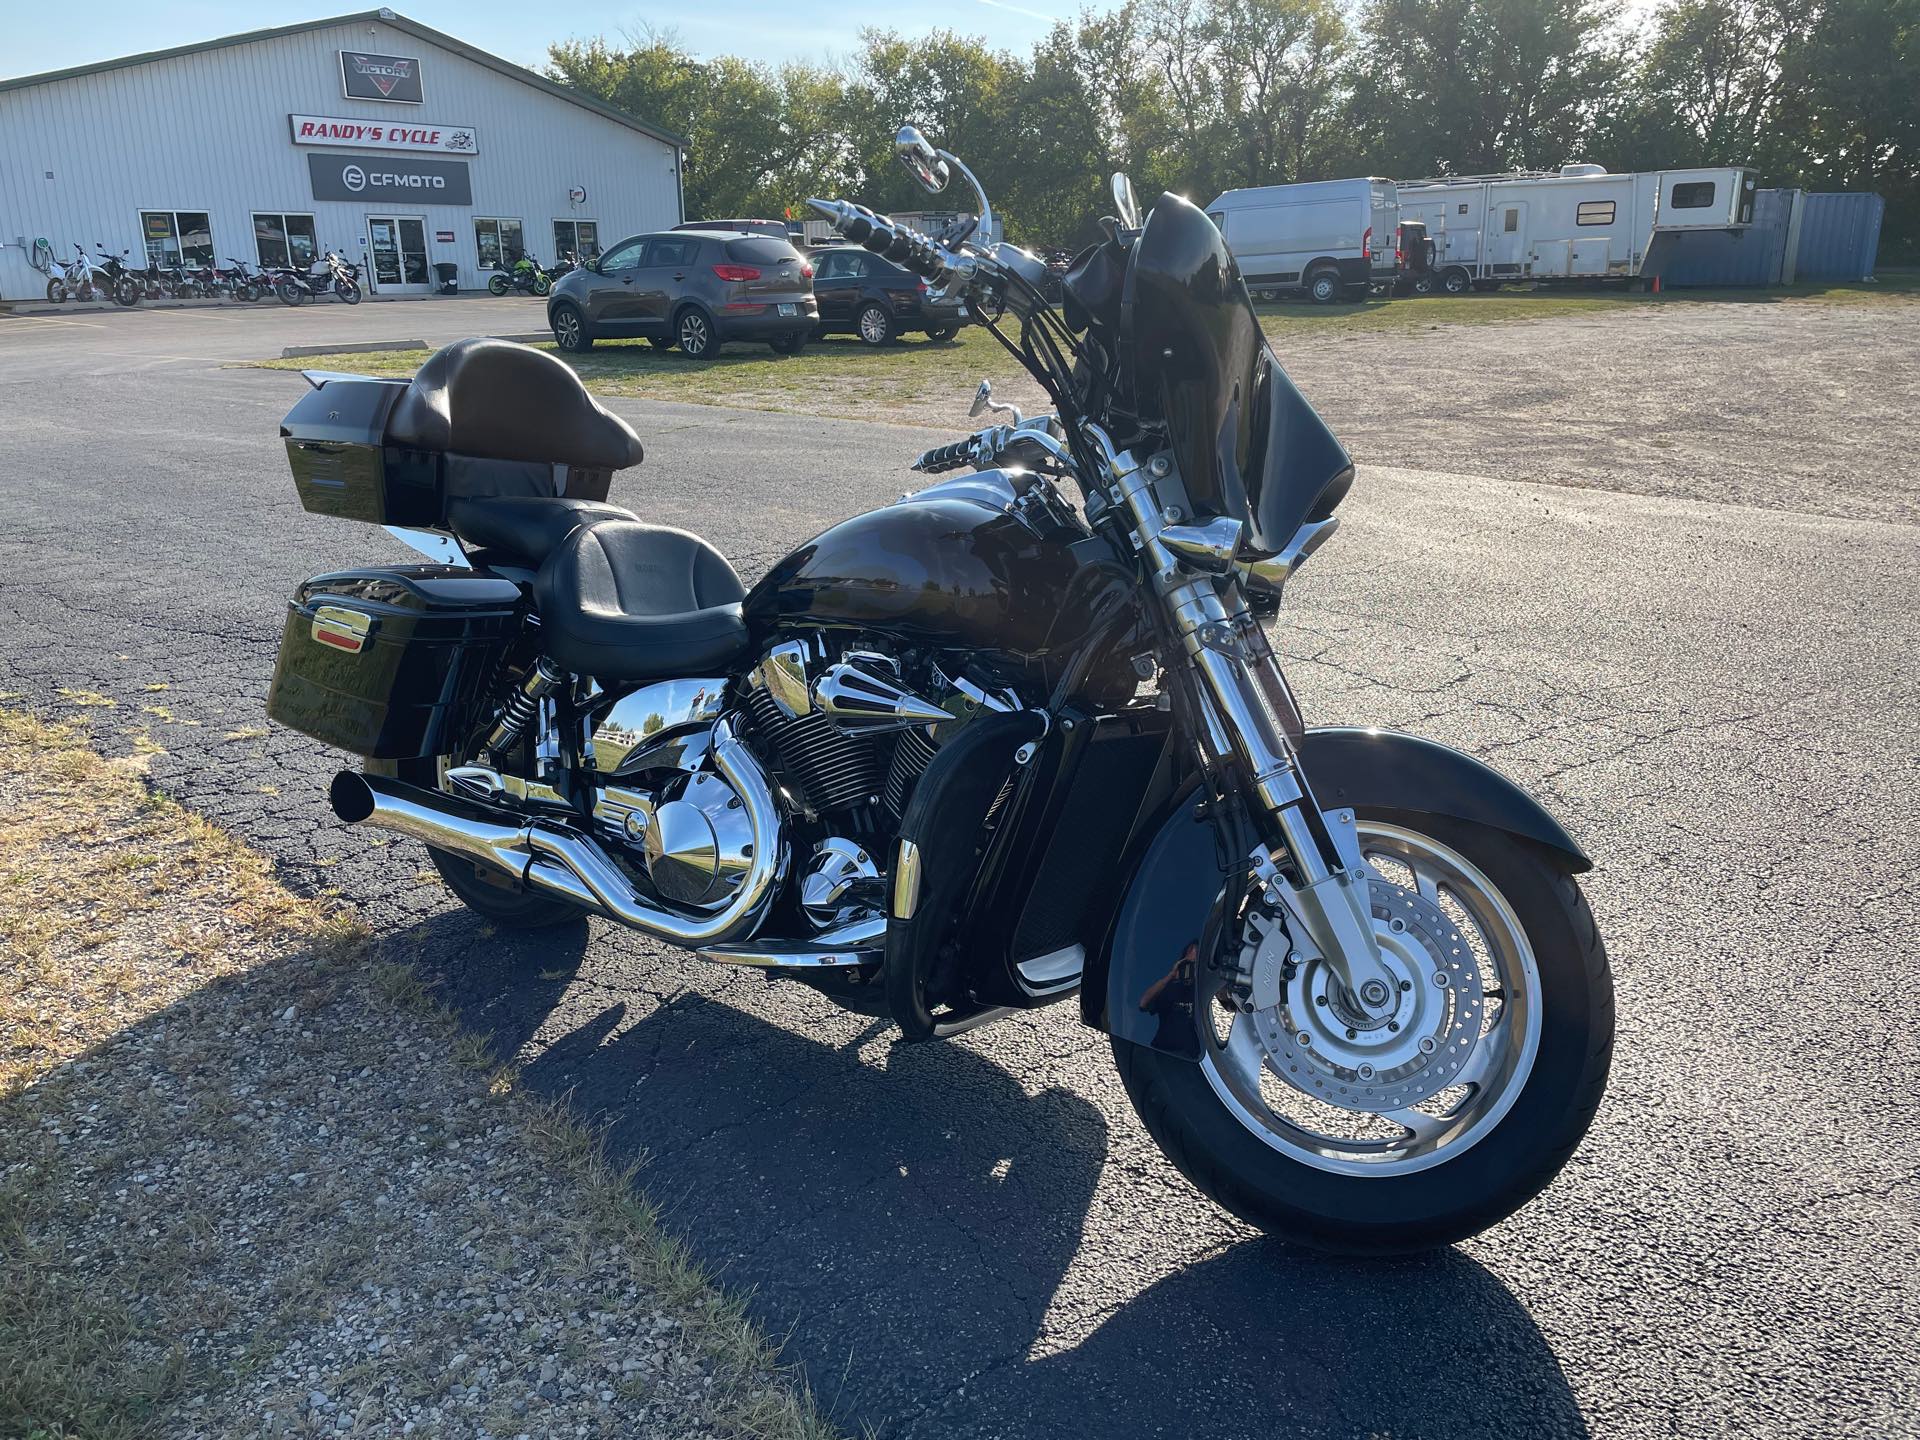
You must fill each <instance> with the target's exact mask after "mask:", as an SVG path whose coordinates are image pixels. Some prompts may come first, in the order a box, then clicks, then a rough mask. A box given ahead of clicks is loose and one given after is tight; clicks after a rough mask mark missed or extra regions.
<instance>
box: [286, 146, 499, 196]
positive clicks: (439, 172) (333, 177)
mask: <svg viewBox="0 0 1920 1440" xmlns="http://www.w3.org/2000/svg"><path fill="white" fill-rule="evenodd" d="M307 173H308V175H309V176H310V177H311V179H312V181H313V198H314V199H316V200H376V201H394V200H398V201H410V202H411V203H413V204H415V205H471V204H472V203H473V184H472V181H471V178H470V177H469V175H468V173H467V162H466V161H464V160H415V159H412V158H410V157H406V156H399V155H309V156H307Z"/></svg>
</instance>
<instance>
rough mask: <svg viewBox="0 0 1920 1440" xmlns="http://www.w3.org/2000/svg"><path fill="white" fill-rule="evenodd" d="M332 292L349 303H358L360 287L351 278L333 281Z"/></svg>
mask: <svg viewBox="0 0 1920 1440" xmlns="http://www.w3.org/2000/svg"><path fill="white" fill-rule="evenodd" d="M333 293H334V294H336V295H338V296H339V297H340V298H341V299H342V300H344V301H346V303H347V304H349V305H358V304H359V303H360V287H359V286H358V285H356V284H354V283H353V281H351V280H336V281H334V282H333Z"/></svg>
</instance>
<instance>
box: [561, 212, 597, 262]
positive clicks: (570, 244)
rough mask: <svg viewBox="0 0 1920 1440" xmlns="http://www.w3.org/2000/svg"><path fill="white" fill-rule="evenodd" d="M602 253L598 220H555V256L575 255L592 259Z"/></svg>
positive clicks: (583, 258)
mask: <svg viewBox="0 0 1920 1440" xmlns="http://www.w3.org/2000/svg"><path fill="white" fill-rule="evenodd" d="M599 253H600V222H599V221H597V220H556V221H554V222H553V258H554V259H556V260H558V259H559V258H560V257H561V256H563V255H574V256H577V257H578V258H580V259H582V260H591V259H592V258H593V257H594V256H595V255H598V254H599Z"/></svg>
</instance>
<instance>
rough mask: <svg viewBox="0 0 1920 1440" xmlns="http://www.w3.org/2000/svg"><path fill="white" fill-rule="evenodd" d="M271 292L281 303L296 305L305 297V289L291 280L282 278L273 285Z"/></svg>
mask: <svg viewBox="0 0 1920 1440" xmlns="http://www.w3.org/2000/svg"><path fill="white" fill-rule="evenodd" d="M273 293H274V294H276V295H278V296H279V297H280V303H281V304H282V305H298V304H299V303H300V302H301V301H302V300H304V299H306V298H307V293H306V291H304V290H302V289H301V288H300V287H299V286H298V285H296V284H295V283H294V282H293V281H291V280H282V281H281V282H280V283H279V284H278V285H276V286H274V287H273Z"/></svg>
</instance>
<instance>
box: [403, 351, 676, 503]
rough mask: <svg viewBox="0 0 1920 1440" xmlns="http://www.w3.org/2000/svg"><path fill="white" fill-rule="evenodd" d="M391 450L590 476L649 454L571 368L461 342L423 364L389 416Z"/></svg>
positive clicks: (538, 355) (545, 357) (534, 354)
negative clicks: (568, 468)
mask: <svg viewBox="0 0 1920 1440" xmlns="http://www.w3.org/2000/svg"><path fill="white" fill-rule="evenodd" d="M387 443H388V444H390V445H402V446H405V447H407V448H408V449H412V450H444V451H448V452H450V453H452V454H456V455H472V456H476V457H478V458H480V459H485V460H531V461H538V462H540V463H543V464H549V465H572V466H578V467H580V468H582V469H586V470H624V469H626V468H627V467H628V466H630V465H638V464H639V463H640V461H641V460H642V459H643V458H644V454H645V452H644V451H642V450H641V448H640V437H639V436H638V435H635V434H634V433H633V427H632V426H631V425H629V424H627V422H626V421H624V420H622V419H621V418H620V417H619V416H617V415H610V414H608V413H607V411H605V410H603V409H601V408H600V403H599V402H598V401H597V400H595V399H594V398H593V396H591V395H589V394H588V393H587V387H586V386H584V385H582V384H581V383H580V377H579V376H578V375H575V374H574V373H573V370H572V369H571V368H570V367H569V366H567V365H565V364H563V363H562V362H561V361H559V360H556V359H555V358H554V357H553V356H551V355H549V354H547V353H546V352H545V351H544V350H534V349H531V348H529V347H528V346H525V345H516V344H514V343H513V342H512V341H511V340H490V339H474V340H458V341H455V342H454V343H453V344H451V345H448V346H446V347H445V348H444V349H442V350H439V351H436V352H435V353H434V354H433V355H432V356H431V357H430V358H429V359H428V360H427V363H426V364H424V365H422V366H421V367H420V371H419V373H418V374H416V375H415V376H414V377H413V381H412V383H411V384H409V385H408V386H407V390H406V393H405V394H404V395H402V396H401V397H400V399H399V400H398V401H397V402H395V404H394V407H393V413H392V415H390V416H389V417H388V418H387Z"/></svg>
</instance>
